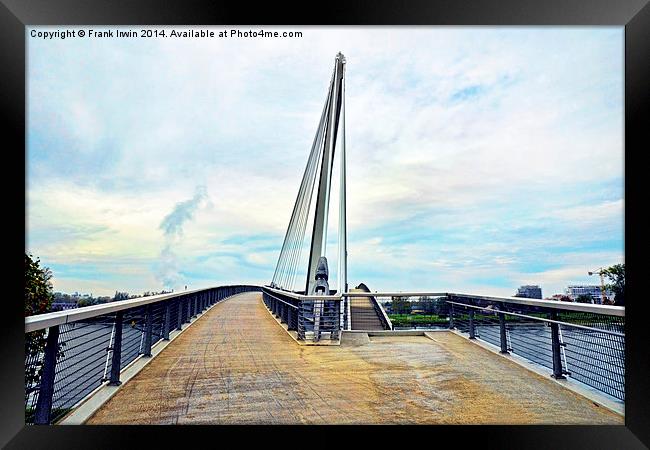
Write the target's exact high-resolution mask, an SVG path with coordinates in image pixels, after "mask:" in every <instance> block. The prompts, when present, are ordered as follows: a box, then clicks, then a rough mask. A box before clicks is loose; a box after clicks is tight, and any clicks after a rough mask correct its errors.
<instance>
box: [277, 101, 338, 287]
mask: <svg viewBox="0 0 650 450" xmlns="http://www.w3.org/2000/svg"><path fill="white" fill-rule="evenodd" d="M329 102H330V93H329V92H328V95H327V99H326V101H325V105H324V107H323V111H322V113H321V119H320V122H319V124H318V130H317V132H316V136H315V137H314V144H313V146H312V151H311V153H310V158H309V161H308V164H307V168H308V177H307V188H306V190H305V192H304V193H303V197H302V198H301V199H300V204H299V215H298V216H297V219H296V225H295V227H296V228H297V230H298V231H296V232H295V234H294V235H293V236H292V237H291V238H290V240H289V245H288V249H289V251H288V256H287V258H288V261H287V267H286V269H287V270H286V271H285V273H284V275H283V276H284V279H283V284H284V285H287V287H288V288H289V289H292V281H291V280H292V279H293V278H295V272H296V270H297V264H298V263H299V261H298V259H299V258H297V256H296V255H297V254H298V253H299V248H300V246H302V242H303V239H304V227H305V224H306V220H307V216H308V215H309V208H310V205H311V197H312V192H313V186H314V182H315V176H316V173H317V167H318V163H319V161H320V155H321V153H322V140H323V134H324V130H325V128H324V127H325V124H326V123H327V122H326V119H327V117H328V109H329V107H328V105H329ZM296 228H294V230H295V229H296Z"/></svg>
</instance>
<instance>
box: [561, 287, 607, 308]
mask: <svg viewBox="0 0 650 450" xmlns="http://www.w3.org/2000/svg"><path fill="white" fill-rule="evenodd" d="M565 293H566V295H568V296H569V297H571V300H573V301H575V300H576V299H577V298H578V297H580V296H581V295H588V296H590V297H591V298H593V299H594V303H597V304H599V305H602V304H603V292H602V290H601V288H600V286H597V285H583V284H580V285H572V286H567V288H566V290H565ZM605 295H606V296H607V298H609V297H610V295H611V292H607V291H606V292H605Z"/></svg>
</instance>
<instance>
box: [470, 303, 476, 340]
mask: <svg viewBox="0 0 650 450" xmlns="http://www.w3.org/2000/svg"><path fill="white" fill-rule="evenodd" d="M469 338H470V339H476V335H475V332H474V310H473V309H472V308H470V309H469Z"/></svg>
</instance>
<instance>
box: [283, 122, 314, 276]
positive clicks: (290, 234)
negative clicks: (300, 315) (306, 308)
mask: <svg viewBox="0 0 650 450" xmlns="http://www.w3.org/2000/svg"><path fill="white" fill-rule="evenodd" d="M321 128H322V118H321V122H320V123H319V127H318V130H317V132H316V136H315V137H314V144H313V145H312V151H311V152H310V155H309V159H308V161H307V167H306V168H305V176H304V179H303V181H304V184H303V185H302V186H301V190H300V192H299V194H298V197H297V198H296V205H295V206H296V215H295V216H293V217H292V221H291V224H290V227H289V230H288V231H287V246H286V249H285V253H284V255H283V262H282V264H283V265H282V271H281V278H280V285H281V286H282V287H288V286H287V283H288V280H289V272H290V271H291V264H292V254H293V252H294V249H293V247H294V246H295V241H296V240H297V231H296V229H297V228H298V227H299V220H298V218H299V217H300V216H301V215H302V209H303V208H304V199H305V196H306V192H307V191H309V189H310V187H309V186H311V183H310V179H311V178H312V176H313V175H312V172H313V162H314V160H315V154H316V153H317V149H318V140H319V135H320V133H321Z"/></svg>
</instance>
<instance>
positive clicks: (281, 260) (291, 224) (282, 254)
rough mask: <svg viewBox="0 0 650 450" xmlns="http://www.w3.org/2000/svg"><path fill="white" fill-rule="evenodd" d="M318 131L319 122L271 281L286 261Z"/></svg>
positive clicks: (275, 277) (274, 279)
mask: <svg viewBox="0 0 650 450" xmlns="http://www.w3.org/2000/svg"><path fill="white" fill-rule="evenodd" d="M323 112H324V111H323ZM321 121H322V119H321ZM319 132H320V124H319V129H318V130H317V131H316V136H315V137H314V144H313V145H312V150H311V152H310V155H309V160H308V162H307V166H306V167H305V172H304V173H303V177H302V182H301V184H300V188H299V190H298V195H297V197H296V202H295V204H294V206H293V212H292V213H291V219H290V220H289V225H288V227H287V232H286V234H285V237H284V242H283V243H282V249H281V250H280V256H279V257H278V264H277V265H276V268H275V273H274V274H273V281H274V282H275V281H276V279H277V277H278V275H279V273H278V272H280V273H281V272H282V270H283V269H284V265H285V261H286V255H287V245H288V243H289V242H290V240H291V235H292V232H293V228H294V227H295V214H296V211H297V208H298V206H299V203H300V199H301V197H302V196H303V195H304V189H305V186H306V182H307V179H308V177H309V175H308V172H309V166H310V161H311V158H312V155H313V152H314V148H315V144H316V139H317V138H318V134H319Z"/></svg>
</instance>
